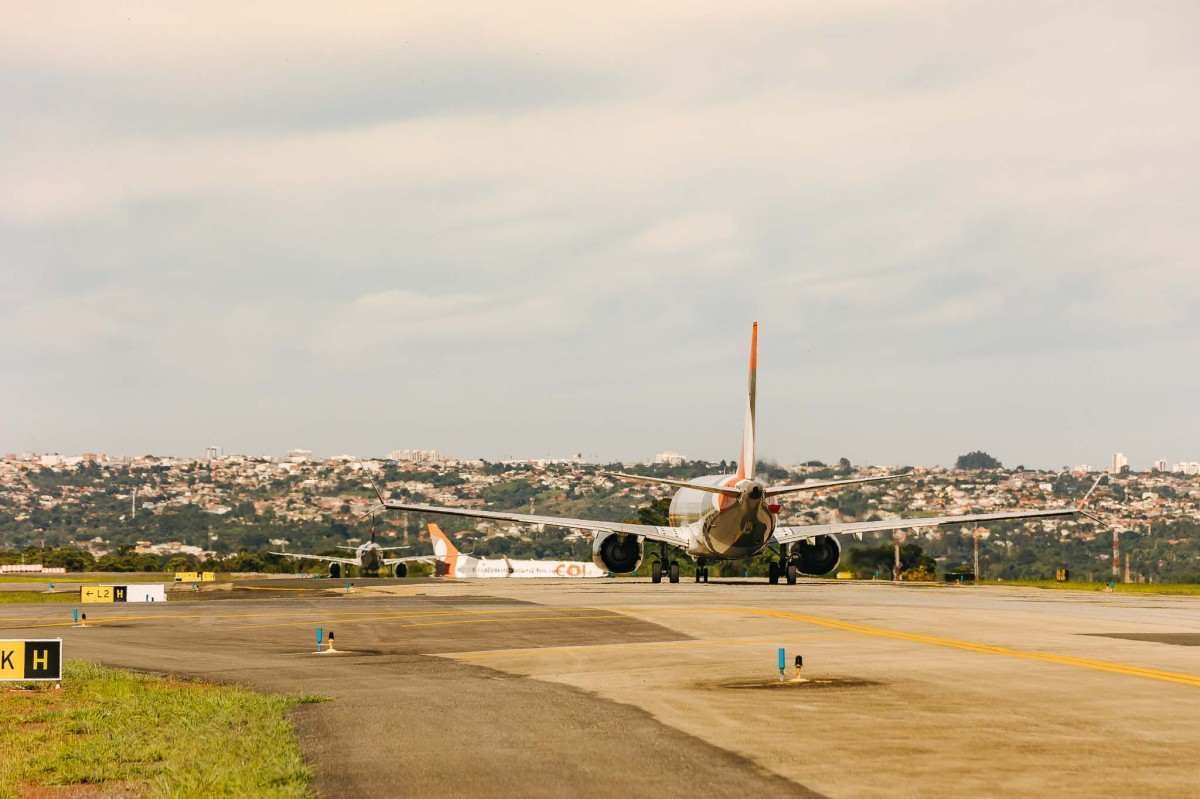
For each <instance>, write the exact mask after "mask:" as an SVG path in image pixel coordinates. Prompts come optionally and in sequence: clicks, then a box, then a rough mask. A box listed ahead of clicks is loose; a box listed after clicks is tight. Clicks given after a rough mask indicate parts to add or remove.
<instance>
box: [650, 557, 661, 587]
mask: <svg viewBox="0 0 1200 799" xmlns="http://www.w3.org/2000/svg"><path fill="white" fill-rule="evenodd" d="M650 582H652V583H661V582H662V561H661V560H656V561H654V562H653V563H651V564H650Z"/></svg>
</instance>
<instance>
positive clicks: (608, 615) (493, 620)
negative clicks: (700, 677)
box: [224, 611, 629, 630]
mask: <svg viewBox="0 0 1200 799" xmlns="http://www.w3.org/2000/svg"><path fill="white" fill-rule="evenodd" d="M403 618H406V617H395V616H391V615H386V614H381V615H378V616H356V617H354V618H353V619H331V618H329V617H322V618H319V619H310V620H306V621H288V622H281V623H279V624H243V625H238V626H235V627H226V628H224V629H226V630H258V629H277V628H281V627H311V626H312V625H313V624H317V623H325V624H330V623H331V622H334V621H337V622H339V623H342V624H357V623H360V622H366V621H399V620H401V619H403ZM576 619H582V620H594V619H610V620H613V621H628V620H629V617H627V616H623V615H621V614H619V613H612V612H608V611H605V612H604V613H600V614H577V615H566V614H561V613H560V614H552V615H542V616H533V615H530V614H528V613H526V614H524V615H521V616H508V617H499V618H497V617H483V618H471V619H451V620H447V621H430V622H425V621H417V622H408V623H402V624H400V625H399V627H400V629H402V630H407V629H410V628H412V627H441V626H445V625H450V624H507V623H510V622H517V623H525V622H528V621H575V620H576Z"/></svg>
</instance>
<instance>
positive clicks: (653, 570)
mask: <svg viewBox="0 0 1200 799" xmlns="http://www.w3.org/2000/svg"><path fill="white" fill-rule="evenodd" d="M664 563H666V564H668V565H667V579H668V580H670V581H671V582H673V583H677V582H679V563H678V562H677V561H674V560H671V561H669V560H668V559H667V545H666V544H663V545H662V557H661V558H659V559H658V560H656V561H654V562H653V563H651V564H650V582H652V583H661V582H662V578H663V564H664Z"/></svg>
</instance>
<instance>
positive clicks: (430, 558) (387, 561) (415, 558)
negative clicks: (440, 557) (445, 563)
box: [383, 555, 437, 566]
mask: <svg viewBox="0 0 1200 799" xmlns="http://www.w3.org/2000/svg"><path fill="white" fill-rule="evenodd" d="M436 561H437V556H436V555H409V556H407V557H403V558H384V559H383V563H384V565H385V566H395V565H396V564H397V563H435V562H436Z"/></svg>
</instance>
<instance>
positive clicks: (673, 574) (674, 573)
mask: <svg viewBox="0 0 1200 799" xmlns="http://www.w3.org/2000/svg"><path fill="white" fill-rule="evenodd" d="M670 578H671V582H673V583H677V582H679V563H678V562H677V561H674V560H673V561H671V570H670Z"/></svg>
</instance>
